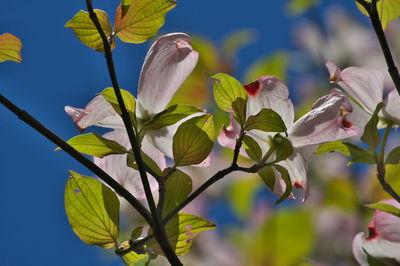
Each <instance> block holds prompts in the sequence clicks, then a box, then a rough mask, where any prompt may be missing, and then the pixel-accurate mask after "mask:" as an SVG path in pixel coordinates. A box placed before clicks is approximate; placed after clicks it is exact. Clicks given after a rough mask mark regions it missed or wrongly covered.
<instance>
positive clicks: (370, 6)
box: [357, 0, 400, 94]
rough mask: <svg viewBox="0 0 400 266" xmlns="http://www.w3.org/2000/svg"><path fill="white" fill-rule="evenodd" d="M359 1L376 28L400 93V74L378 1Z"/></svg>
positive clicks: (391, 74)
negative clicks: (380, 14)
mask: <svg viewBox="0 0 400 266" xmlns="http://www.w3.org/2000/svg"><path fill="white" fill-rule="evenodd" d="M357 3H359V4H360V5H362V6H363V7H364V9H365V10H366V11H367V13H368V15H369V18H370V20H371V24H372V27H373V28H374V31H375V34H376V36H377V38H378V41H379V44H380V46H381V49H382V52H383V55H384V57H385V60H386V64H387V66H388V72H389V74H390V77H391V78H392V80H393V83H394V86H395V87H396V90H397V92H398V93H399V94H400V74H399V71H398V69H397V67H396V64H395V63H394V60H393V56H392V52H391V51H390V47H389V44H388V42H387V39H386V36H385V32H384V31H383V28H382V23H381V20H380V18H379V12H378V9H377V1H376V0H374V1H372V2H367V1H365V0H357Z"/></svg>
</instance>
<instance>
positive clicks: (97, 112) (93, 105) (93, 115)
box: [64, 95, 124, 132]
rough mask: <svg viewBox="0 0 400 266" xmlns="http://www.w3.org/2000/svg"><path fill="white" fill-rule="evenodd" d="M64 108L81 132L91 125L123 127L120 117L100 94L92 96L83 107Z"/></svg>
mask: <svg viewBox="0 0 400 266" xmlns="http://www.w3.org/2000/svg"><path fill="white" fill-rule="evenodd" d="M64 109H65V112H66V113H67V114H68V115H69V116H70V117H71V118H72V120H73V121H74V123H75V124H76V126H77V127H78V129H79V130H80V131H81V132H82V131H84V130H85V129H86V128H88V127H90V126H93V125H96V126H100V127H107V128H114V129H123V128H124V123H123V121H122V119H121V117H120V116H119V115H118V114H117V113H116V112H115V110H114V109H113V107H112V106H111V104H109V103H108V102H107V101H106V100H104V98H103V96H101V95H98V96H96V97H94V98H93V100H91V101H90V102H89V103H88V104H87V105H86V107H85V109H81V108H75V107H71V106H65V108H64Z"/></svg>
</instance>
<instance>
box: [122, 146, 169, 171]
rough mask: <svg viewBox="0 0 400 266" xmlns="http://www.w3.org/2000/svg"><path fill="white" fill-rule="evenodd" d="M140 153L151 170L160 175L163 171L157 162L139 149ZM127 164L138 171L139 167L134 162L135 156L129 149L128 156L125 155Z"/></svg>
mask: <svg viewBox="0 0 400 266" xmlns="http://www.w3.org/2000/svg"><path fill="white" fill-rule="evenodd" d="M141 153H142V159H143V162H144V163H145V164H146V165H147V166H148V167H149V168H150V169H151V170H153V171H154V172H155V173H156V174H157V175H159V176H162V174H163V171H162V170H161V169H160V167H159V166H158V165H157V163H156V162H155V161H154V160H153V159H152V158H151V157H150V156H148V155H147V154H146V153H144V152H143V151H141ZM127 165H128V166H129V167H132V168H133V169H135V170H138V171H139V168H138V166H137V164H136V161H135V156H134V155H133V153H132V151H130V152H129V153H128V157H127Z"/></svg>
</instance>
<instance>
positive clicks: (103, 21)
mask: <svg viewBox="0 0 400 266" xmlns="http://www.w3.org/2000/svg"><path fill="white" fill-rule="evenodd" d="M94 11H95V13H96V15H97V18H98V19H99V22H100V25H101V28H102V29H103V31H104V33H105V35H106V37H107V38H111V42H112V43H111V48H112V49H114V48H115V41H114V39H113V37H112V32H113V29H112V26H111V24H110V21H109V20H108V16H107V13H106V12H104V11H103V10H99V9H95V10H94ZM64 26H65V27H67V28H71V29H72V30H73V32H74V33H75V35H76V37H77V38H78V39H79V40H80V41H81V42H82V43H83V44H85V45H87V46H88V47H90V48H92V49H94V50H96V51H98V52H104V46H103V41H102V39H101V36H100V34H99V32H98V31H97V29H96V26H95V25H94V24H93V22H92V20H91V19H90V17H89V13H88V12H86V11H83V10H81V11H79V12H78V13H77V14H76V15H75V16H74V17H73V18H72V19H71V20H70V21H68V22H67V23H66V24H65V25H64Z"/></svg>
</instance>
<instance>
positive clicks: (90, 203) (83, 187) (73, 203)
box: [65, 171, 119, 248]
mask: <svg viewBox="0 0 400 266" xmlns="http://www.w3.org/2000/svg"><path fill="white" fill-rule="evenodd" d="M69 173H70V174H71V177H70V178H69V179H68V181H67V185H66V188H65V210H66V212H67V216H68V220H69V223H70V224H71V227H72V230H73V231H74V232H75V234H77V235H78V237H79V238H80V239H81V240H82V241H83V242H85V243H86V244H88V245H98V246H101V247H103V248H110V247H113V246H115V245H116V243H117V240H118V235H119V200H118V197H117V195H116V194H115V193H114V192H113V191H112V190H111V189H109V188H108V187H107V186H105V185H103V184H102V183H101V182H99V181H97V180H96V179H93V178H91V177H87V176H83V175H80V174H78V173H75V172H73V171H69Z"/></svg>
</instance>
